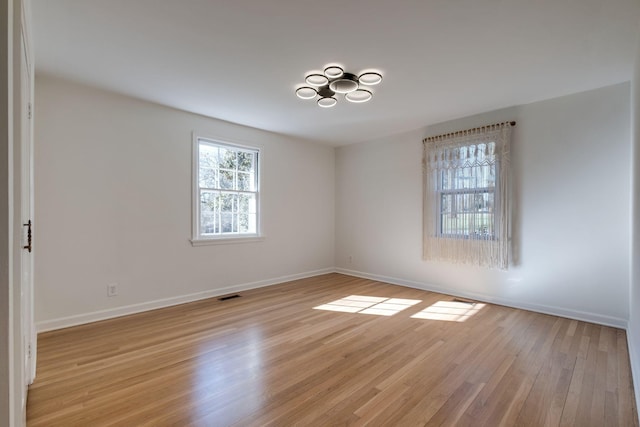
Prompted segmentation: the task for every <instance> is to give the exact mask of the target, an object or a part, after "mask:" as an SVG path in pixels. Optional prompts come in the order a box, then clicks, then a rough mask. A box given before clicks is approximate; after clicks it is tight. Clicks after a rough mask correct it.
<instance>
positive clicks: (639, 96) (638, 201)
mask: <svg viewBox="0 0 640 427" xmlns="http://www.w3.org/2000/svg"><path fill="white" fill-rule="evenodd" d="M631 125H632V126H631V128H632V132H633V134H632V151H633V156H632V162H633V177H632V191H631V199H632V210H631V239H632V241H631V289H630V298H629V301H630V303H629V310H630V316H629V328H628V330H627V340H628V342H629V356H630V357H631V370H632V372H633V384H634V386H635V391H636V402H637V404H636V407H640V40H639V42H638V49H637V53H636V63H635V68H634V74H633V78H632V80H631Z"/></svg>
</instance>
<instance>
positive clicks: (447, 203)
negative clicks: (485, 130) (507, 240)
mask: <svg viewBox="0 0 640 427" xmlns="http://www.w3.org/2000/svg"><path fill="white" fill-rule="evenodd" d="M454 150H456V151H457V152H456V153H455V154H454V155H455V156H457V157H459V158H462V159H475V158H477V160H476V161H470V162H464V163H463V164H460V165H458V167H451V168H447V169H444V170H440V171H438V181H437V189H436V191H437V193H438V196H437V199H436V200H437V202H438V218H437V220H438V222H437V224H436V228H437V233H438V234H439V235H441V236H445V237H450V238H463V239H464V238H467V239H468V238H472V237H473V238H483V239H493V238H495V237H496V228H497V227H496V219H497V216H496V212H495V210H494V207H495V201H496V199H497V198H498V195H497V194H496V181H497V178H498V177H497V163H496V162H495V154H494V153H495V142H489V143H487V144H478V145H463V146H461V147H455V148H454Z"/></svg>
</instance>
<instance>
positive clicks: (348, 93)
mask: <svg viewBox="0 0 640 427" xmlns="http://www.w3.org/2000/svg"><path fill="white" fill-rule="evenodd" d="M304 81H305V82H306V84H308V85H309V86H301V87H299V88H298V89H296V95H297V96H298V98H301V99H314V98H316V97H318V99H317V101H316V102H317V104H318V105H319V106H320V107H323V108H330V107H333V106H334V105H336V104H337V103H338V99H337V98H336V94H342V95H344V98H345V99H346V100H347V101H349V102H354V103H362V102H367V101H369V100H370V99H371V98H372V97H373V92H372V91H371V89H370V88H368V87H367V88H364V87H363V86H374V85H377V84H379V83H380V82H382V74H380V73H378V72H375V71H367V72H364V73H362V74H360V76H357V75H355V74H352V73H347V72H345V71H344V70H343V69H342V67H339V66H337V65H329V66H327V67H326V68H325V69H324V73H323V74H319V73H312V74H309V75H307V76H306V77H305V79H304Z"/></svg>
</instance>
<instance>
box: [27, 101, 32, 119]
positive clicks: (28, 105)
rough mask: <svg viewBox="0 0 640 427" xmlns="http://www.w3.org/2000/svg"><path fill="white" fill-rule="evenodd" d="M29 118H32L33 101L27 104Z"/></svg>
mask: <svg viewBox="0 0 640 427" xmlns="http://www.w3.org/2000/svg"><path fill="white" fill-rule="evenodd" d="M27 118H28V119H31V103H29V104H27Z"/></svg>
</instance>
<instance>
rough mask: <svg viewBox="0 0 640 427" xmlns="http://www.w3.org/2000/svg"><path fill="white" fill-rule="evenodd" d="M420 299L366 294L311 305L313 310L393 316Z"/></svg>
mask: <svg viewBox="0 0 640 427" xmlns="http://www.w3.org/2000/svg"><path fill="white" fill-rule="evenodd" d="M421 301H422V300H419V299H404V298H384V297H372V296H366V295H350V296H348V297H345V298H341V299H339V300H335V301H332V302H330V303H327V304H323V305H319V306H317V307H313V308H314V309H315V310H327V311H341V312H343V313H360V314H375V315H377V316H393V315H394V314H397V313H399V312H401V311H402V310H405V309H407V308H409V307H411V306H413V305H416V304H418V303H419V302H421Z"/></svg>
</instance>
